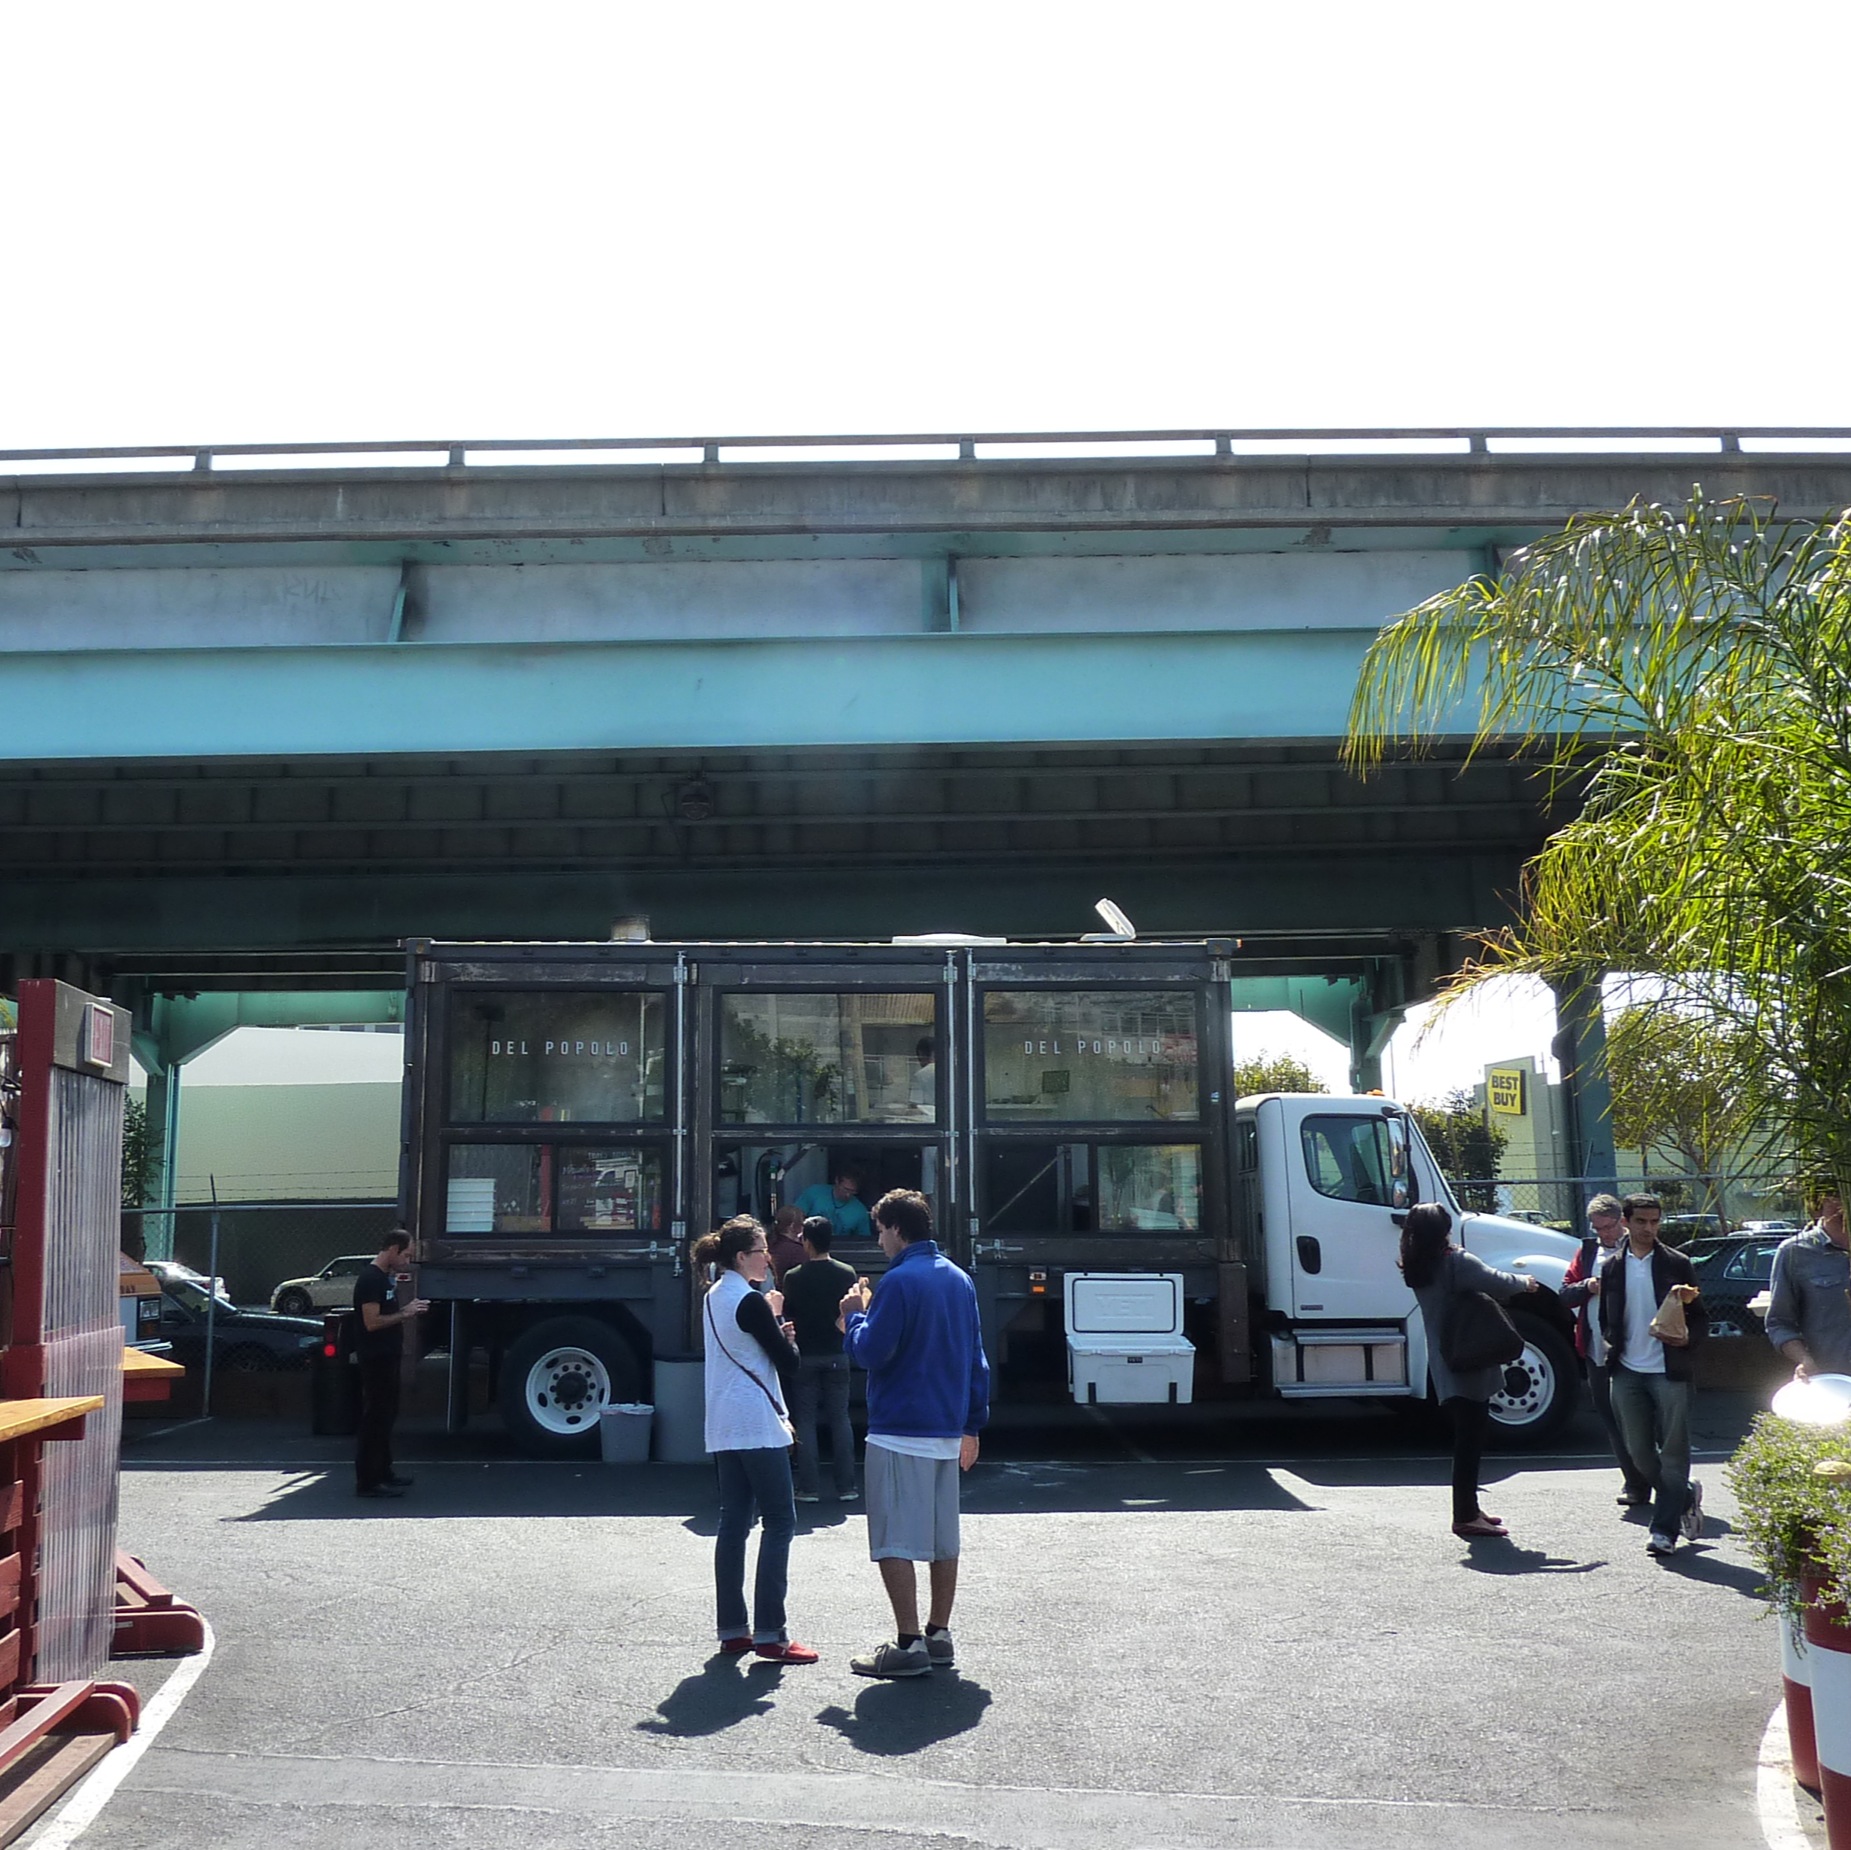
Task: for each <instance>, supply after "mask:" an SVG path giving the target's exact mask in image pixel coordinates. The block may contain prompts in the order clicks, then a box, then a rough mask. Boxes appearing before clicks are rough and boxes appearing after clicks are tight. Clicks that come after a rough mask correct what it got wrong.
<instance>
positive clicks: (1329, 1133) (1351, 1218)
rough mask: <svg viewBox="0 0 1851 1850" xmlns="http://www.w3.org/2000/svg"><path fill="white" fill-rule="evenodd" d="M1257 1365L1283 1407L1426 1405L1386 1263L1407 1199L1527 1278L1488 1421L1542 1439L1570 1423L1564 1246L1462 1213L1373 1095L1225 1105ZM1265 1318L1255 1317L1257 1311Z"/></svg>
mask: <svg viewBox="0 0 1851 1850" xmlns="http://www.w3.org/2000/svg"><path fill="white" fill-rule="evenodd" d="M1234 1156H1235V1162H1234V1167H1235V1175H1236V1186H1237V1188H1238V1190H1239V1192H1240V1195H1241V1200H1240V1203H1239V1209H1238V1214H1237V1220H1238V1223H1239V1225H1240V1226H1241V1228H1242V1229H1243V1242H1244V1245H1245V1249H1246V1250H1245V1258H1246V1263H1247V1266H1248V1269H1249V1279H1250V1290H1251V1295H1252V1298H1253V1300H1254V1303H1255V1308H1256V1317H1255V1322H1256V1325H1257V1326H1259V1327H1256V1328H1255V1330H1254V1350H1255V1358H1254V1359H1255V1362H1256V1364H1257V1365H1258V1368H1259V1369H1260V1370H1262V1371H1263V1370H1265V1369H1266V1368H1267V1367H1268V1366H1269V1365H1270V1372H1271V1382H1272V1387H1273V1390H1274V1392H1276V1393H1278V1394H1279V1395H1281V1396H1282V1397H1284V1398H1287V1399H1318V1398H1328V1399H1336V1398H1346V1399H1347V1398H1355V1397H1359V1396H1361V1397H1379V1398H1392V1399H1402V1400H1406V1399H1419V1398H1424V1397H1425V1396H1426V1395H1427V1394H1428V1391H1429V1383H1428V1371H1427V1344H1426V1332H1425V1330H1424V1328H1423V1326H1422V1322H1421V1318H1420V1315H1419V1312H1418V1309H1417V1307H1416V1305H1415V1302H1414V1294H1413V1292H1411V1291H1410V1290H1409V1289H1408V1288H1407V1286H1406V1284H1404V1283H1403V1282H1402V1278H1401V1272H1400V1269H1399V1266H1398V1264H1397V1260H1398V1258H1399V1254H1400V1239H1401V1222H1402V1220H1403V1219H1404V1218H1405V1215H1406V1211H1407V1209H1408V1208H1410V1207H1412V1206H1413V1205H1414V1204H1415V1203H1416V1202H1420V1201H1437V1202H1440V1203H1441V1204H1443V1205H1444V1206H1445V1207H1447V1208H1448V1209H1449V1210H1450V1211H1451V1212H1452V1214H1453V1216H1454V1222H1455V1226H1456V1227H1457V1229H1458V1232H1457V1234H1456V1235H1455V1237H1456V1238H1458V1240H1459V1242H1460V1244H1461V1245H1463V1246H1464V1247H1465V1248H1466V1249H1467V1250H1468V1251H1470V1252H1474V1253H1476V1254H1478V1255H1479V1257H1480V1258H1482V1259H1484V1260H1485V1261H1486V1262H1487V1263H1488V1264H1490V1265H1494V1266H1497V1267H1498V1268H1499V1269H1500V1270H1502V1271H1506V1272H1514V1273H1517V1274H1518V1275H1519V1276H1529V1277H1533V1278H1535V1279H1537V1280H1538V1281H1539V1283H1540V1284H1541V1285H1542V1286H1543V1287H1544V1289H1543V1290H1542V1291H1539V1292H1537V1293H1535V1294H1534V1295H1532V1296H1530V1297H1527V1298H1525V1299H1522V1300H1520V1301H1519V1302H1518V1303H1517V1304H1515V1305H1513V1306H1512V1307H1511V1308H1512V1315H1513V1317H1514V1318H1515V1320H1516V1322H1517V1324H1518V1327H1519V1329H1520V1330H1521V1331H1522V1333H1523V1337H1524V1352H1523V1355H1522V1357H1521V1358H1520V1359H1519V1360H1518V1361H1517V1362H1516V1363H1514V1364H1512V1366H1511V1367H1510V1368H1508V1369H1506V1370H1505V1378H1504V1385H1503V1388H1502V1389H1501V1391H1500V1392H1499V1393H1498V1394H1497V1395H1496V1396H1494V1397H1493V1400H1492V1403H1491V1413H1492V1418H1493V1420H1494V1421H1495V1422H1496V1424H1497V1425H1498V1426H1499V1427H1500V1428H1502V1429H1503V1431H1504V1432H1505V1434H1506V1436H1507V1437H1513V1438H1514V1437H1523V1438H1525V1439H1527V1440H1529V1441H1531V1442H1540V1441H1541V1440H1542V1439H1544V1438H1547V1437H1548V1436H1549V1435H1550V1434H1552V1433H1554V1432H1555V1431H1556V1430H1558V1428H1559V1427H1560V1426H1561V1425H1562V1424H1563V1422H1565V1421H1566V1420H1567V1418H1568V1417H1569V1415H1570V1414H1571V1413H1572V1411H1573V1408H1574V1404H1575V1400H1576V1393H1577V1382H1578V1378H1579V1368H1578V1365H1577V1363H1576V1360H1575V1354H1574V1346H1573V1341H1572V1325H1571V1322H1570V1320H1569V1317H1568V1313H1567V1312H1566V1311H1565V1310H1564V1309H1563V1308H1562V1306H1561V1303H1560V1301H1559V1299H1558V1298H1557V1296H1556V1294H1557V1292H1558V1291H1559V1290H1560V1288H1561V1284H1562V1278H1563V1275H1564V1274H1565V1273H1566V1272H1567V1270H1568V1267H1569V1264H1570V1262H1571V1261H1572V1260H1573V1258H1574V1256H1575V1252H1576V1244H1577V1243H1576V1242H1575V1241H1574V1240H1573V1239H1572V1238H1570V1237H1569V1236H1568V1235H1567V1234H1562V1233H1556V1232H1554V1231H1552V1230H1551V1229H1549V1228H1546V1227H1537V1226H1533V1225H1531V1224H1530V1223H1528V1222H1526V1221H1517V1220H1508V1219H1505V1218H1503V1217H1502V1216H1499V1215H1495V1214H1474V1213H1465V1212H1462V1211H1461V1210H1460V1208H1459V1206H1458V1203H1457V1202H1456V1201H1455V1200H1454V1198H1453V1194H1452V1190H1451V1189H1450V1188H1449V1186H1448V1185H1447V1182H1446V1180H1445V1178H1444V1177H1443V1176H1442V1175H1441V1173H1440V1168H1439V1165H1438V1163H1436V1162H1435V1161H1434V1159H1433V1155H1432V1153H1431V1152H1430V1151H1429V1150H1428V1148H1427V1146H1426V1143H1425V1142H1424V1141H1423V1140H1422V1138H1421V1135H1420V1130H1419V1127H1418V1126H1417V1125H1416V1124H1415V1122H1414V1120H1413V1119H1412V1118H1411V1117H1410V1116H1409V1115H1408V1113H1407V1112H1406V1111H1405V1110H1403V1108H1402V1107H1401V1106H1399V1105H1397V1104H1395V1103H1394V1102H1393V1101H1392V1100H1390V1099H1385V1098H1382V1097H1380V1096H1376V1095H1359V1096H1351V1097H1342V1096H1331V1095H1325V1094H1315V1095H1314V1094H1284V1093H1267V1094H1263V1095H1261V1096H1258V1097H1253V1098H1243V1099H1240V1100H1238V1101H1237V1103H1236V1106H1235V1152H1234ZM1262 1306H1263V1312H1261V1307H1262Z"/></svg>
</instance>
